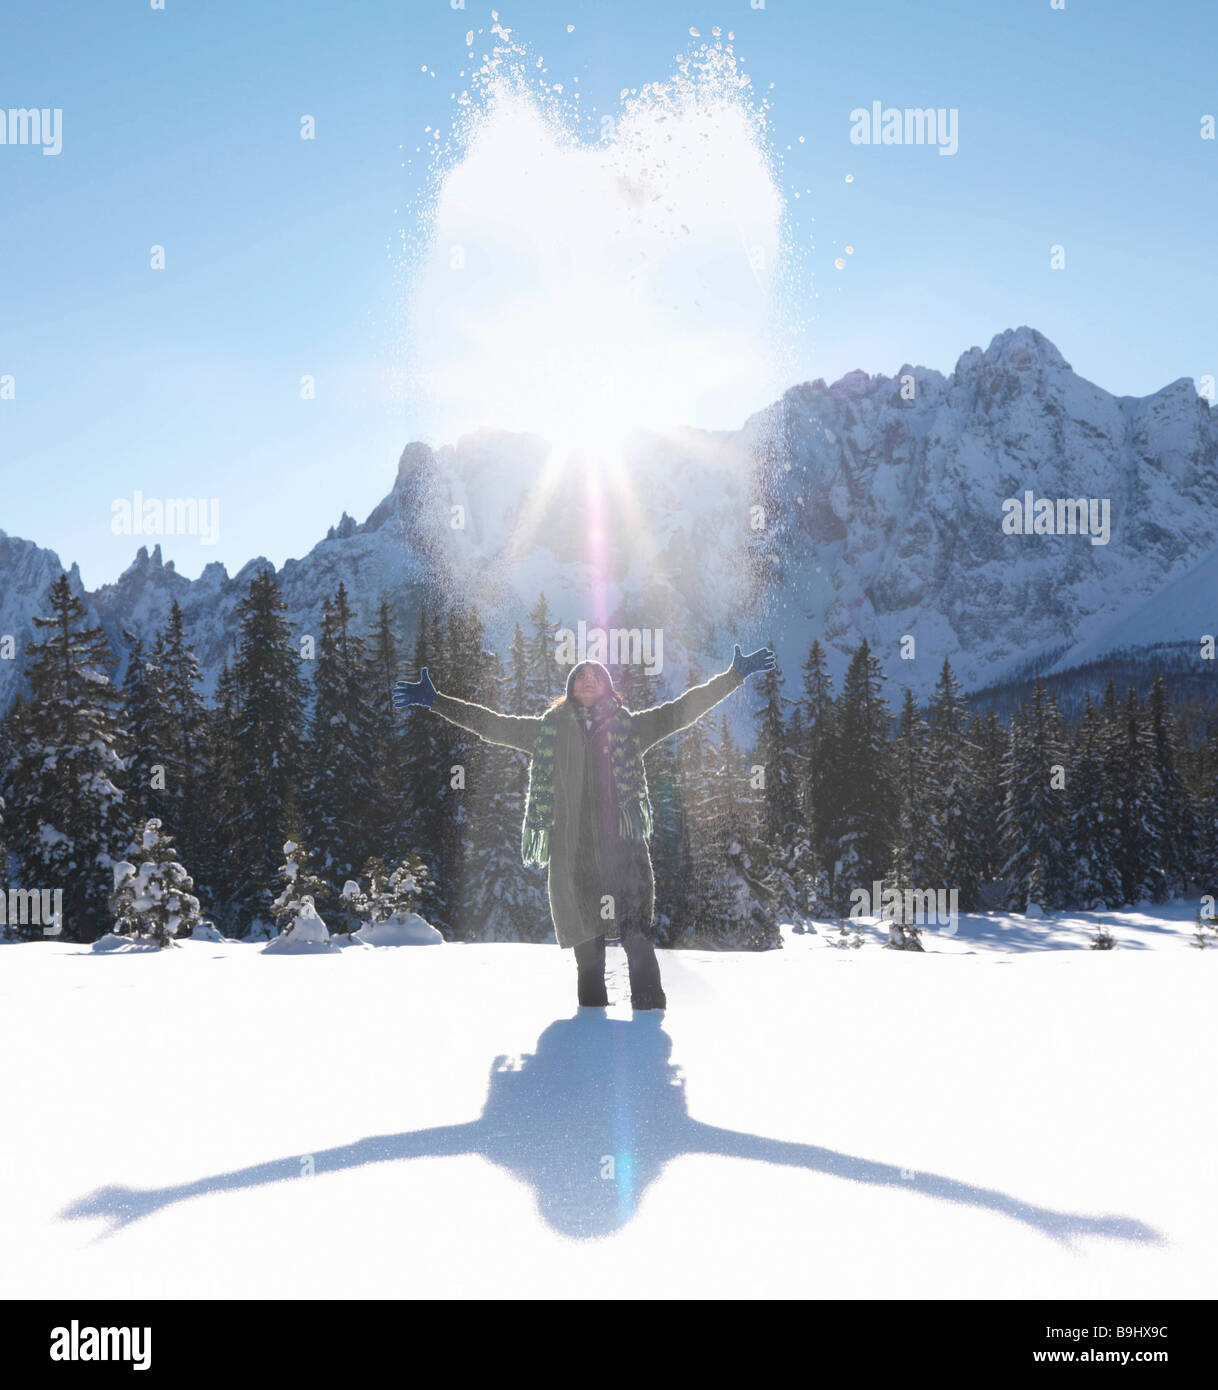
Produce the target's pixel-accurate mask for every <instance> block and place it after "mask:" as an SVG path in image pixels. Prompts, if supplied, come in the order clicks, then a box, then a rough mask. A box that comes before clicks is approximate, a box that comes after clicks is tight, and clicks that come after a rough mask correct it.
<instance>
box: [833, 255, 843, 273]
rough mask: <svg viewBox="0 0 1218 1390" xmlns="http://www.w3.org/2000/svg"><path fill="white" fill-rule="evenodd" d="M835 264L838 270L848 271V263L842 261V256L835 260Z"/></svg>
mask: <svg viewBox="0 0 1218 1390" xmlns="http://www.w3.org/2000/svg"><path fill="white" fill-rule="evenodd" d="M833 264H834V265H835V266H836V267H837V268H838V270H845V269H846V262H845V261H844V260H842V258H841V257H840V256H839V257H838V258H837V260H835V261H834V262H833Z"/></svg>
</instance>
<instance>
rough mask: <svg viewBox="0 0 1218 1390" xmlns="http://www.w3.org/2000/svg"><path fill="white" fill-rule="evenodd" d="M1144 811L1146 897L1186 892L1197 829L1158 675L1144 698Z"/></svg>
mask: <svg viewBox="0 0 1218 1390" xmlns="http://www.w3.org/2000/svg"><path fill="white" fill-rule="evenodd" d="M1145 725H1146V737H1147V743H1148V747H1147V766H1146V787H1145V795H1146V812H1147V819H1148V821H1149V832H1150V837H1151V842H1152V845H1153V850H1152V852H1151V855H1150V858H1151V861H1152V863H1153V864H1154V866H1155V867H1154V868H1153V869H1152V870H1151V897H1152V898H1153V900H1154V901H1155V902H1165V901H1167V899H1169V898H1174V897H1179V896H1180V895H1182V894H1183V893H1186V892H1187V891H1188V888H1189V884H1190V881H1191V880H1192V877H1193V872H1194V870H1193V866H1194V864H1195V862H1196V843H1195V842H1196V836H1197V826H1196V822H1195V818H1194V816H1193V808H1192V804H1191V801H1190V799H1189V795H1188V789H1187V787H1186V786H1185V781H1184V778H1183V776H1182V775H1181V771H1180V763H1181V749H1180V734H1179V729H1178V727H1177V723H1176V720H1175V718H1174V717H1173V715H1172V712H1171V709H1170V708H1169V706H1168V700H1167V687H1166V686H1165V685H1164V683H1163V675H1162V673H1161V672H1159V673H1157V674H1156V675H1155V678H1154V680H1153V682H1152V684H1151V687H1150V694H1149V696H1148V697H1147V700H1146V711H1145Z"/></svg>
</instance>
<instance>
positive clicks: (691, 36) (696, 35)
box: [689, 28, 702, 39]
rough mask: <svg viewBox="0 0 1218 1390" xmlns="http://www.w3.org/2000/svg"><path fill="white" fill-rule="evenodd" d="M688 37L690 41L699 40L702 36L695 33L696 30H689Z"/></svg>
mask: <svg viewBox="0 0 1218 1390" xmlns="http://www.w3.org/2000/svg"><path fill="white" fill-rule="evenodd" d="M689 37H690V38H691V39H700V38H701V37H702V35H701V34H699V33H698V31H697V30H696V29H692V28H691V29H690V31H689Z"/></svg>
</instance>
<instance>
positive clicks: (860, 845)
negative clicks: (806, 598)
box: [829, 641, 896, 915]
mask: <svg viewBox="0 0 1218 1390" xmlns="http://www.w3.org/2000/svg"><path fill="white" fill-rule="evenodd" d="M884 680H885V677H884V672H883V670H882V668H881V666H880V663H879V662H878V661H877V660H876V659H875V657H874V656H872V654H871V648H870V647H869V646H868V644H867V643H866V642H865V641H864V642H862V643H860V645H859V647H858V649H857V650H856V651H855V653H854V655H853V657H852V658H851V660H850V665H849V667H848V668H847V671H846V676H845V680H844V681H843V682H842V694H841V698H840V699H839V700H838V702H837V714H836V718H835V720H834V725H835V730H836V733H837V756H838V759H839V763H838V765H839V767H841V768H842V769H843V770H846V769H848V775H845V773H843V776H842V778H841V782H840V786H839V788H838V795H839V798H840V800H839V809H838V814H837V817H836V823H835V825H834V827H833V840H832V844H831V847H830V850H829V853H830V855H831V856H832V864H833V894H834V901H835V903H836V906H837V911H838V912H839V913H841V914H843V915H844V914H845V913H847V912H848V911H849V907H850V894H851V892H852V890H853V889H855V888H867V889H868V891H870V888H871V884H872V882H873V881H874V880H877V879H883V877H884V875H885V873H886V872H887V870H888V867H889V859H890V855H891V852H892V839H893V834H894V830H895V819H896V816H895V809H894V797H893V793H892V757H891V750H890V748H889V743H888V734H889V726H890V725H891V722H892V716H891V713H890V711H889V709H888V703H887V701H886V700H885V699H884V693H883V687H884Z"/></svg>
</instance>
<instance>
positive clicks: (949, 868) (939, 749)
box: [926, 658, 984, 912]
mask: <svg viewBox="0 0 1218 1390" xmlns="http://www.w3.org/2000/svg"><path fill="white" fill-rule="evenodd" d="M927 722H928V724H929V733H928V737H927V745H926V751H927V757H928V761H929V768H928V776H927V782H926V791H927V794H928V801H929V811H930V823H931V827H932V828H931V855H930V860H931V862H930V863H928V865H927V879H926V884H927V886H929V887H932V888H943V889H945V890H947V891H951V890H952V889H955V890H956V891H957V892H958V893H959V906H960V910H961V911H962V912H972V911H974V910H975V909H976V907H977V900H978V896H979V894H980V891H981V879H982V873H983V868H984V866H983V862H982V861H983V857H984V856H983V850H982V847H981V840H982V836H983V834H984V830H983V826H982V823H981V822H979V821H978V819H977V801H978V790H977V785H976V781H975V778H974V772H973V762H972V754H973V750H972V749H971V748H970V746H969V732H968V726H969V718H968V706H967V704H966V702H965V699H964V694H963V691H962V689H961V686H960V682H959V681H958V680H957V679H956V677H955V676H954V674H953V673H952V668H951V664H950V662H948V661H947V660H946V658H945V659H944V662H943V668H942V670H941V671H940V672H939V679H938V682H937V683H936V685H935V690H934V694H933V695H932V697H931V702H930V711H929V717H928V721H927Z"/></svg>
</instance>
